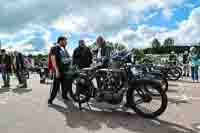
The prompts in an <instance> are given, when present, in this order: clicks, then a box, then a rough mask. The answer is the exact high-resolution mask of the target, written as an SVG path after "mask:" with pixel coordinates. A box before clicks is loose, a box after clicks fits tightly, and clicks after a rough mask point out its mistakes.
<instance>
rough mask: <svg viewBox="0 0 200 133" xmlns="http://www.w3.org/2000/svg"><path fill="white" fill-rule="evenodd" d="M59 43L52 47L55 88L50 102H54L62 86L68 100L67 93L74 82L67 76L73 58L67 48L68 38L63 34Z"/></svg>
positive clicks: (64, 97) (63, 94)
mask: <svg viewBox="0 0 200 133" xmlns="http://www.w3.org/2000/svg"><path fill="white" fill-rule="evenodd" d="M57 43H58V45H57V46H55V47H53V48H52V49H51V61H52V65H53V68H54V69H55V77H54V80H53V89H52V92H51V94H50V98H49V100H48V104H52V103H53V100H54V99H55V97H56V95H57V92H58V90H59V88H60V84H61V88H62V97H63V99H65V100H68V97H67V93H68V90H69V89H71V88H72V82H71V80H69V79H66V78H65V74H64V73H65V72H66V71H68V69H69V67H70V64H71V59H70V55H69V53H68V52H67V50H66V49H65V47H66V45H67V38H66V37H64V36H61V37H59V38H58V40H57Z"/></svg>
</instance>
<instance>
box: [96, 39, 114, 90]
mask: <svg viewBox="0 0 200 133" xmlns="http://www.w3.org/2000/svg"><path fill="white" fill-rule="evenodd" d="M96 44H97V50H95V51H94V54H95V56H96V57H97V59H101V58H109V57H110V54H111V49H110V48H109V47H108V46H107V45H106V42H105V40H104V39H103V37H102V36H99V37H98V38H97V40H96ZM108 63H109V62H108V60H104V63H103V64H104V66H103V67H108V65H109V64H108ZM100 75H102V74H101V73H100ZM101 79H102V78H101V76H97V77H96V80H97V85H98V88H101V86H102V82H101Z"/></svg>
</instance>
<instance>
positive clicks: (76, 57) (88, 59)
mask: <svg viewBox="0 0 200 133" xmlns="http://www.w3.org/2000/svg"><path fill="white" fill-rule="evenodd" d="M91 64H92V53H91V51H90V49H89V48H88V47H78V48H76V49H75V50H74V53H73V65H77V66H78V67H79V68H86V67H90V65H91Z"/></svg>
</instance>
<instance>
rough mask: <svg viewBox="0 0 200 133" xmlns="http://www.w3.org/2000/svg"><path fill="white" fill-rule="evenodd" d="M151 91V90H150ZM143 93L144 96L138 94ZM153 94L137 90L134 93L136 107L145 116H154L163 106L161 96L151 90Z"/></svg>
mask: <svg viewBox="0 0 200 133" xmlns="http://www.w3.org/2000/svg"><path fill="white" fill-rule="evenodd" d="M148 89H149V88H148ZM141 91H142V92H143V96H142V95H140V94H138V93H141ZM150 91H151V92H147V91H143V90H141V89H139V88H138V89H136V91H134V92H133V95H134V99H133V101H134V103H135V105H136V107H137V108H138V109H139V110H141V111H143V112H144V113H145V114H152V113H154V112H155V111H157V110H159V108H160V107H161V104H162V98H161V95H160V96H159V94H158V92H156V90H150ZM155 93H156V94H155Z"/></svg>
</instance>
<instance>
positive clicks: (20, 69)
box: [13, 51, 27, 88]
mask: <svg viewBox="0 0 200 133" xmlns="http://www.w3.org/2000/svg"><path fill="white" fill-rule="evenodd" d="M13 68H14V71H15V73H16V76H17V79H18V81H19V85H18V87H19V88H27V78H26V73H25V71H26V67H25V61H24V57H23V55H22V53H20V52H17V51H14V58H13Z"/></svg>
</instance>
